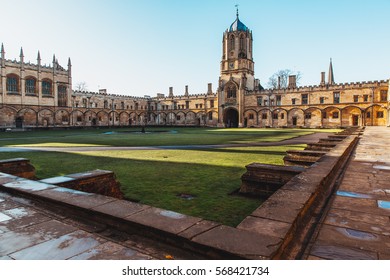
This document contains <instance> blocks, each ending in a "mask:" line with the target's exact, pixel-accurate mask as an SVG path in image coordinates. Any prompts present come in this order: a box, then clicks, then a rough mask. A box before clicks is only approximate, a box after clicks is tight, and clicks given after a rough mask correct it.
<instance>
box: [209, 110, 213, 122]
mask: <svg viewBox="0 0 390 280" xmlns="http://www.w3.org/2000/svg"><path fill="white" fill-rule="evenodd" d="M212 120H213V112H209V121H212Z"/></svg>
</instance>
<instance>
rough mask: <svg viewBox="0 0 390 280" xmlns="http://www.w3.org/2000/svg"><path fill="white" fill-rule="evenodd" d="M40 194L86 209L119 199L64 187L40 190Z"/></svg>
mask: <svg viewBox="0 0 390 280" xmlns="http://www.w3.org/2000/svg"><path fill="white" fill-rule="evenodd" d="M39 196H41V197H45V198H49V199H54V200H57V201H60V202H63V203H66V204H69V205H73V206H78V207H82V208H86V209H90V208H94V207H97V206H100V205H103V204H105V203H109V202H113V201H116V200H117V199H116V198H112V197H108V196H103V195H98V194H91V193H86V192H81V191H76V190H72V189H67V188H62V187H56V188H53V189H47V190H44V191H40V192H39Z"/></svg>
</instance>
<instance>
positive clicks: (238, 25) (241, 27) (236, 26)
mask: <svg viewBox="0 0 390 280" xmlns="http://www.w3.org/2000/svg"><path fill="white" fill-rule="evenodd" d="M233 31H249V28H248V27H247V26H246V25H245V24H244V23H242V22H241V21H240V19H239V18H238V14H237V18H236V20H235V21H234V22H233V23H232V24H231V25H230V28H229V32H233Z"/></svg>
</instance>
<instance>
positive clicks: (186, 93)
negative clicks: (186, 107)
mask: <svg viewBox="0 0 390 280" xmlns="http://www.w3.org/2000/svg"><path fill="white" fill-rule="evenodd" d="M184 96H188V86H186V91H185V92H184Z"/></svg>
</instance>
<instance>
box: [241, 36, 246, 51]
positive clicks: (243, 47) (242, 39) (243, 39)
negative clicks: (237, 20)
mask: <svg viewBox="0 0 390 280" xmlns="http://www.w3.org/2000/svg"><path fill="white" fill-rule="evenodd" d="M245 45H246V44H245V37H244V35H243V34H241V35H240V50H241V51H244V50H245V49H246V48H245Z"/></svg>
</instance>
